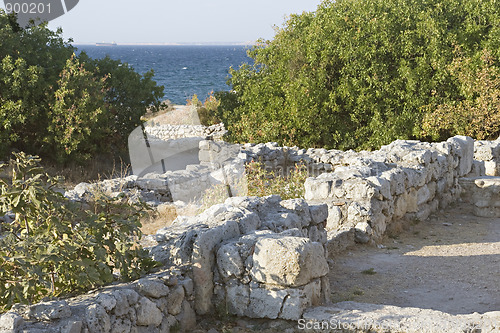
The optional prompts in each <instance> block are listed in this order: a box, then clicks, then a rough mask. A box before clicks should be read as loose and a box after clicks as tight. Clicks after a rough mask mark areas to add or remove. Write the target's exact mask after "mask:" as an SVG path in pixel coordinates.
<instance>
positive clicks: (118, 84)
mask: <svg viewBox="0 0 500 333" xmlns="http://www.w3.org/2000/svg"><path fill="white" fill-rule="evenodd" d="M79 58H80V61H81V62H83V63H85V66H86V67H87V68H88V69H89V70H90V71H94V72H95V73H96V74H97V75H98V76H99V77H107V79H106V83H105V87H106V89H107V90H106V95H105V101H106V103H107V106H108V107H107V118H108V121H109V122H108V124H109V130H110V133H109V134H110V137H109V138H108V139H110V140H111V141H112V142H113V144H115V145H118V147H119V148H124V147H126V143H127V139H128V136H129V134H130V133H131V132H132V131H133V130H134V129H135V128H136V127H137V126H139V125H140V124H141V117H142V116H144V115H145V114H146V112H147V111H148V110H152V111H153V112H155V111H158V110H159V109H161V108H162V107H163V106H164V105H163V104H162V99H163V97H164V93H163V86H158V85H157V84H156V82H155V81H154V80H153V76H154V71H153V70H150V71H148V72H146V73H144V74H143V75H141V74H139V73H137V72H136V71H135V70H134V69H133V68H132V67H130V66H129V65H128V64H127V63H123V62H122V61H120V60H113V59H111V58H110V57H109V56H106V57H105V58H102V59H92V58H90V57H89V56H88V55H87V54H86V53H85V52H82V53H81V54H80V56H79Z"/></svg>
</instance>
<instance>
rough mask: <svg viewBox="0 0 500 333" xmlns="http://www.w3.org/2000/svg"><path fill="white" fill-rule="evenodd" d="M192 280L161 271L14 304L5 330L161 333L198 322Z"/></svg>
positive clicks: (1, 327) (1, 321)
mask: <svg viewBox="0 0 500 333" xmlns="http://www.w3.org/2000/svg"><path fill="white" fill-rule="evenodd" d="M193 298H194V293H193V281H192V280H191V279H190V278H188V277H185V276H183V275H182V274H181V273H180V272H172V271H168V272H161V273H157V274H153V275H150V276H148V277H146V278H143V279H140V280H138V281H137V282H134V283H132V284H124V285H117V286H110V287H107V288H104V289H103V290H100V291H98V292H94V293H92V294H87V295H84V296H80V297H76V298H72V299H68V300H66V301H52V302H45V303H39V304H35V305H32V306H15V307H14V308H13V310H11V311H10V312H8V313H6V314H4V315H2V316H1V317H0V331H1V332H12V333H17V332H24V333H40V332H46V333H49V332H50V333H83V332H88V333H110V332H113V333H114V332H136V333H141V332H143V333H155V332H157V333H159V332H169V331H171V330H174V329H176V328H177V329H179V328H182V329H183V330H184V331H190V330H192V329H194V327H195V326H196V314H195V312H194V310H193Z"/></svg>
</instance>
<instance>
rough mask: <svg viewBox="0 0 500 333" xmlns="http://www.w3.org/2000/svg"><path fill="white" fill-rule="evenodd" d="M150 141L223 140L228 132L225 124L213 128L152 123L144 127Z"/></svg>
mask: <svg viewBox="0 0 500 333" xmlns="http://www.w3.org/2000/svg"><path fill="white" fill-rule="evenodd" d="M144 128H145V130H146V133H147V135H148V138H149V139H150V140H163V141H168V140H175V139H181V138H193V137H200V138H206V137H209V136H210V137H212V138H214V140H222V138H223V137H224V135H226V133H227V131H226V129H225V127H224V124H222V123H220V124H216V125H212V126H203V125H170V124H160V123H155V122H154V121H150V122H148V123H146V126H145V127H144Z"/></svg>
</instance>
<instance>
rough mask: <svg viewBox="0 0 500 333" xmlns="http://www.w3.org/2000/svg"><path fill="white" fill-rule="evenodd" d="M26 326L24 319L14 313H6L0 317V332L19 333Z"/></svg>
mask: <svg viewBox="0 0 500 333" xmlns="http://www.w3.org/2000/svg"><path fill="white" fill-rule="evenodd" d="M23 325H24V319H23V317H21V316H20V315H18V314H17V313H14V312H7V313H4V314H3V315H2V316H1V317H0V332H2V333H17V332H18V331H19V330H20V329H21V327H22V326H23Z"/></svg>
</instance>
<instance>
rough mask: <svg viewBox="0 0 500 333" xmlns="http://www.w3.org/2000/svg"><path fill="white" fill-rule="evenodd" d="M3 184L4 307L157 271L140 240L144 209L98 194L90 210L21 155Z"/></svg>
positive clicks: (0, 299) (0, 253)
mask: <svg viewBox="0 0 500 333" xmlns="http://www.w3.org/2000/svg"><path fill="white" fill-rule="evenodd" d="M14 155H15V160H14V161H13V168H12V179H8V180H5V179H0V185H1V188H2V189H1V194H0V216H5V215H8V216H12V217H13V218H12V219H6V218H4V219H3V220H4V221H3V222H2V224H1V230H2V234H1V236H0V309H3V310H5V309H9V308H10V307H11V306H12V305H13V304H14V303H19V302H21V303H32V302H36V301H39V300H40V299H42V298H45V297H48V296H59V295H62V294H67V293H73V292H75V291H82V290H88V289H91V288H94V287H97V286H101V285H104V284H107V283H110V282H112V281H113V280H114V279H115V277H114V273H118V272H119V273H120V277H121V279H123V280H131V279H136V278H138V277H139V276H140V275H141V274H142V273H144V272H146V271H147V270H149V269H150V268H151V267H153V265H154V262H153V261H152V260H151V259H150V258H149V256H148V254H147V252H146V251H145V250H143V249H142V248H141V247H140V246H138V245H137V244H136V242H135V240H134V237H136V238H137V237H139V236H140V230H139V227H140V223H139V217H140V215H141V208H142V206H139V205H134V206H130V205H125V204H122V203H120V198H115V199H110V198H106V197H100V198H99V199H96V200H95V201H93V202H90V203H88V204H87V205H86V206H85V207H84V206H83V205H79V204H76V203H72V202H71V201H70V200H68V199H66V198H64V197H63V196H62V195H61V194H60V193H58V192H57V191H56V190H55V187H56V186H57V185H58V179H56V178H52V177H50V176H49V175H47V174H45V173H44V172H43V169H42V168H40V167H39V166H38V162H39V161H40V160H39V159H38V158H36V157H33V156H29V155H25V154H24V153H16V154H14Z"/></svg>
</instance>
